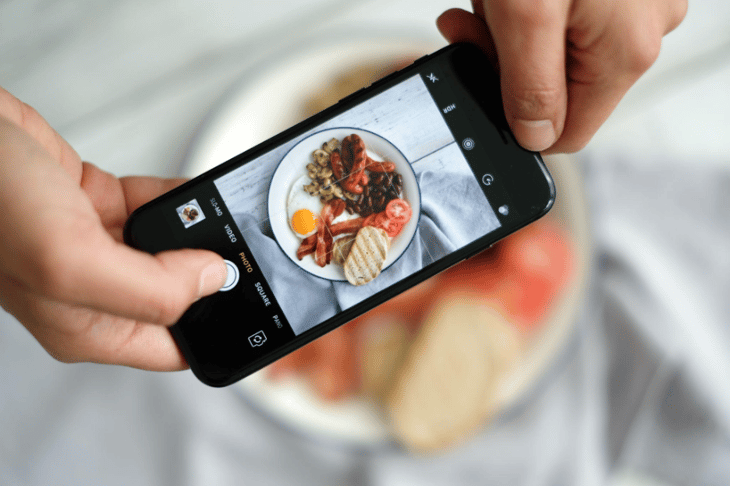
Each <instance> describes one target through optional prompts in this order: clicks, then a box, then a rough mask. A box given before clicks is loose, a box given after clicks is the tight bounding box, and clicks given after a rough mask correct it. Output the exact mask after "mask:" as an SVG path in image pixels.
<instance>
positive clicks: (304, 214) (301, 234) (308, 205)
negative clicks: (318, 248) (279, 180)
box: [286, 176, 324, 239]
mask: <svg viewBox="0 0 730 486" xmlns="http://www.w3.org/2000/svg"><path fill="white" fill-rule="evenodd" d="M310 182H311V181H310V180H309V177H307V176H302V177H300V178H299V179H297V180H296V182H294V185H293V186H292V188H291V191H289V198H288V199H287V203H286V212H287V217H288V218H289V227H290V228H291V230H292V231H293V232H294V234H295V235H296V236H297V238H300V239H304V238H306V237H307V236H310V235H313V234H314V233H315V232H316V231H317V220H318V219H319V218H320V215H321V214H322V208H323V207H324V204H322V202H321V201H320V200H319V196H310V195H309V194H307V192H306V191H305V190H304V186H305V185H307V184H309V183H310Z"/></svg>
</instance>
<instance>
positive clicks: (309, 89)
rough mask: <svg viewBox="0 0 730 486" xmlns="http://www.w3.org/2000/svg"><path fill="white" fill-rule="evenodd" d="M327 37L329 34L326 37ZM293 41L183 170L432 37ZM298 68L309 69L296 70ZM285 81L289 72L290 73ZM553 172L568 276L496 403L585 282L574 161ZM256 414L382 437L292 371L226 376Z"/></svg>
mask: <svg viewBox="0 0 730 486" xmlns="http://www.w3.org/2000/svg"><path fill="white" fill-rule="evenodd" d="M333 37H337V36H334V35H333ZM337 38H338V39H340V40H338V43H337V45H335V46H333V45H332V44H331V43H330V41H327V42H324V43H322V44H316V45H309V46H302V47H301V49H299V50H297V51H294V52H292V54H291V56H290V57H288V58H285V59H277V60H274V61H272V64H271V65H270V66H268V67H267V68H265V69H262V70H261V71H259V75H258V76H257V77H255V78H253V79H251V78H249V79H245V80H244V81H243V82H242V84H240V85H238V86H236V87H235V89H233V90H232V91H231V92H230V93H228V94H227V95H226V96H225V97H224V99H223V100H222V102H221V104H220V105H219V106H218V108H217V109H216V110H214V111H213V112H212V113H211V114H210V115H209V117H208V118H207V120H206V122H205V123H204V125H203V127H202V128H201V130H200V131H199V132H198V133H197V134H196V137H195V138H194V140H193V143H192V144H191V146H190V147H189V150H188V153H187V159H186V163H185V166H184V168H185V170H184V175H187V176H195V175H198V174H200V173H202V172H204V171H206V170H208V169H210V168H212V167H215V166H216V165H218V164H220V163H221V162H223V161H225V160H228V159H229V158H231V157H232V156H234V155H236V154H238V153H240V152H243V151H244V150H246V149H248V148H251V147H252V146H254V145H255V144H256V143H259V142H261V141H263V140H265V139H267V138H269V137H271V136H273V135H276V134H277V133H278V132H280V131H281V130H283V129H285V128H287V127H289V126H291V125H293V124H295V123H296V122H298V121H300V120H299V119H298V118H297V117H296V115H295V114H294V113H296V110H292V107H299V106H302V104H303V103H304V102H305V101H307V100H309V99H310V98H311V97H312V96H313V95H315V94H316V93H318V92H319V91H321V90H322V89H323V88H324V87H325V86H326V84H327V80H328V79H332V78H335V77H336V76H337V75H339V74H340V73H342V72H343V71H344V70H346V69H348V68H355V67H356V66H358V65H361V64H368V63H383V62H387V61H388V60H391V61H392V60H394V59H403V58H408V57H411V58H415V57H419V56H421V55H424V54H428V53H430V52H433V51H434V50H436V49H437V48H438V47H440V45H439V44H435V43H434V42H433V41H432V40H431V39H430V38H428V37H425V38H423V39H413V38H402V37H398V36H397V35H393V36H385V35H381V36H378V37H364V38H363V37H360V38H352V37H351V36H348V35H342V36H340V37H337ZM302 73H316V76H311V77H308V78H306V79H303V78H302ZM292 80H295V81H292ZM547 162H548V166H549V167H550V171H551V173H552V174H553V176H554V178H555V180H556V186H557V192H558V198H557V201H556V203H555V206H554V207H553V209H552V211H551V212H550V214H549V215H548V217H550V218H553V219H554V220H556V221H557V222H558V224H560V226H561V227H562V228H563V229H564V230H565V231H566V234H567V235H568V237H569V240H570V243H571V244H572V246H573V248H574V249H575V267H576V272H575V273H574V275H573V277H572V279H571V281H570V282H569V283H568V285H567V288H566V289H565V291H564V292H563V294H562V295H561V296H560V299H558V302H557V303H556V304H555V306H554V308H553V309H551V312H550V313H549V315H548V316H547V317H546V321H547V322H546V323H545V324H544V326H543V327H542V330H541V331H540V333H539V334H538V335H537V336H535V338H534V339H533V340H532V341H531V343H529V349H528V350H527V352H526V354H525V357H524V360H523V362H522V364H521V366H519V367H518V368H517V369H515V370H514V372H513V373H512V374H511V375H510V376H507V377H505V379H504V380H503V382H502V383H500V386H499V388H498V397H497V402H498V404H499V406H500V408H501V409H506V408H509V407H512V406H514V405H515V404H516V403H518V402H519V401H520V400H521V399H524V397H525V396H528V392H529V391H530V390H532V388H533V387H534V386H536V382H537V381H538V380H539V379H540V378H542V377H544V376H546V374H547V373H548V371H549V370H550V369H552V365H553V363H555V362H556V360H557V357H558V355H559V354H560V353H561V352H562V351H563V350H564V349H566V344H567V342H568V341H569V339H570V337H571V336H572V334H573V331H574V329H575V318H576V315H577V313H578V311H579V309H580V305H581V303H582V301H583V298H584V294H585V289H586V284H587V281H588V268H589V260H590V254H591V241H590V233H589V224H588V213H587V206H586V200H585V195H584V192H583V185H582V177H581V174H580V167H579V166H578V164H577V162H576V160H575V159H574V158H570V157H559V158H553V159H552V160H547ZM232 388H233V390H235V391H236V392H238V393H240V394H241V396H242V397H243V398H244V399H245V400H246V402H247V403H248V404H249V405H251V406H252V407H254V408H255V409H257V410H259V411H260V412H261V414H262V415H264V416H265V417H267V418H269V419H270V420H273V421H274V422H276V423H278V424H280V425H281V426H282V427H284V428H286V429H288V430H291V431H293V432H295V433H297V434H301V435H304V436H306V437H309V438H311V439H312V440H316V441H318V442H324V443H330V444H333V445H335V446H347V447H356V448H368V449H372V448H375V447H379V446H381V445H383V444H386V443H388V442H389V441H390V434H389V431H388V427H387V424H386V423H385V422H384V421H383V418H382V416H381V415H380V413H379V411H378V409H377V407H376V406H375V405H374V404H372V403H370V402H368V401H366V400H363V399H360V398H353V399H349V400H345V401H341V402H337V403H329V402H326V401H323V400H322V399H320V398H319V397H318V396H317V395H316V394H315V393H314V392H313V391H312V390H311V389H310V388H309V387H308V386H307V384H306V383H305V381H304V380H301V379H298V378H289V379H285V380H283V381H277V382H272V381H271V380H269V379H268V378H267V376H266V370H262V371H260V372H258V373H255V374H254V375H252V376H249V377H248V378H246V379H244V380H241V381H240V382H238V383H237V384H235V385H232Z"/></svg>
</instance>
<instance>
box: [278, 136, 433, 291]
mask: <svg viewBox="0 0 730 486" xmlns="http://www.w3.org/2000/svg"><path fill="white" fill-rule="evenodd" d="M353 133H354V134H357V135H359V136H360V138H362V139H363V141H364V142H365V146H366V147H367V152H368V155H369V156H370V157H371V158H372V159H373V160H378V161H383V160H389V161H391V162H393V163H394V164H395V166H396V171H397V172H398V173H400V174H401V175H402V177H403V190H402V196H401V197H402V198H403V199H405V200H406V201H407V202H408V204H410V205H411V210H412V211H413V216H411V219H410V221H408V223H407V224H406V225H405V226H404V227H403V230H402V231H401V233H400V234H399V235H398V236H397V237H396V238H393V240H392V241H391V246H390V249H389V250H388V257H387V259H386V260H385V264H384V265H383V270H385V269H386V268H388V267H389V266H390V265H392V264H393V263H394V262H395V261H396V260H398V258H400V256H401V255H402V254H403V252H404V251H406V248H408V245H410V243H411V240H413V237H414V236H415V234H416V229H417V228H418V218H419V215H420V214H421V196H420V191H419V189H418V182H417V181H416V174H415V173H414V172H413V167H411V164H410V163H409V162H408V160H407V159H406V157H405V156H404V155H403V154H402V153H401V151H400V150H398V147H396V146H395V145H393V144H392V143H391V142H390V141H388V140H386V139H385V138H383V137H381V136H380V135H378V134H375V133H372V132H369V131H367V130H361V129H358V128H349V127H341V128H330V129H327V130H322V131H319V132H317V133H314V134H312V135H310V136H308V137H307V138H305V139H303V140H301V141H300V142H299V143H297V144H296V145H295V146H294V147H292V148H291V150H289V152H287V154H286V155H285V156H284V158H283V159H281V162H280V163H279V166H278V167H277V168H276V170H275V171H274V176H273V177H272V179H271V186H270V189H269V201H268V208H269V221H270V223H271V230H272V232H273V233H274V237H275V238H276V241H277V243H279V246H280V247H281V249H282V251H283V252H284V254H285V255H286V256H287V257H289V259H290V260H291V261H292V262H294V263H295V264H297V265H299V266H300V267H301V268H303V269H304V270H306V271H307V272H309V273H311V274H313V275H316V276H317V277H321V278H325V279H327V280H341V281H346V278H345V272H344V270H343V267H342V266H341V265H326V266H324V267H320V266H319V265H317V263H316V262H315V261H314V258H311V257H306V258H303V259H301V260H299V259H298V258H297V249H299V245H300V243H301V240H300V239H299V238H298V237H297V236H296V235H295V234H294V232H293V231H292V230H291V228H290V227H289V221H288V217H287V216H288V213H287V207H286V205H287V200H288V197H289V192H290V191H291V190H292V188H293V185H294V183H295V182H296V181H297V180H299V179H300V178H301V177H302V176H306V175H307V170H306V165H307V164H308V163H309V162H311V161H312V152H314V151H315V150H317V149H318V148H321V147H322V143H324V142H327V141H328V140H330V139H331V138H336V139H338V140H342V139H343V138H345V137H347V136H349V135H352V134H353ZM301 190H302V191H304V189H301Z"/></svg>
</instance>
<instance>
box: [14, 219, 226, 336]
mask: <svg viewBox="0 0 730 486" xmlns="http://www.w3.org/2000/svg"><path fill="white" fill-rule="evenodd" d="M26 253H28V254H29V255H33V258H25V259H23V260H22V261H16V262H15V265H14V267H13V271H14V273H13V274H12V276H13V277H14V278H16V279H18V280H19V281H22V282H24V283H25V284H26V285H27V287H28V289H29V290H31V291H33V292H34V293H36V294H38V295H42V296H46V297H48V298H50V299H53V300H56V301H60V302H65V303H68V304H73V305H79V306H84V307H91V308H93V309H96V310H98V311H101V312H105V313H110V314H114V315H118V316H120V317H126V318H130V319H135V320H140V321H143V322H153V323H158V324H172V323H174V322H176V321H177V320H178V319H179V318H180V316H181V315H182V313H183V312H184V311H185V310H186V309H187V308H188V307H189V306H190V305H191V304H192V303H193V302H195V301H196V300H198V299H199V298H201V297H203V296H206V295H209V294H211V293H213V292H216V291H217V290H218V289H220V287H221V286H222V285H223V283H224V282H225V278H226V274H227V270H226V265H225V263H224V262H223V259H222V258H221V257H220V256H219V255H217V254H215V253H213V252H210V251H204V250H176V251H166V252H161V253H158V254H157V255H154V256H153V255H149V254H147V253H144V252H140V251H137V250H134V249H132V248H130V247H128V246H126V245H124V244H122V243H118V242H116V241H114V240H113V239H112V237H111V236H109V235H108V234H107V233H106V232H104V230H103V229H102V228H101V227H99V226H96V225H93V224H91V225H86V227H84V226H82V225H80V224H79V226H78V227H75V228H73V229H68V230H65V229H63V228H62V229H61V230H60V231H59V232H57V234H55V235H52V236H48V237H47V239H46V240H42V241H38V242H35V241H33V242H32V246H31V247H30V248H29V249H27V250H26Z"/></svg>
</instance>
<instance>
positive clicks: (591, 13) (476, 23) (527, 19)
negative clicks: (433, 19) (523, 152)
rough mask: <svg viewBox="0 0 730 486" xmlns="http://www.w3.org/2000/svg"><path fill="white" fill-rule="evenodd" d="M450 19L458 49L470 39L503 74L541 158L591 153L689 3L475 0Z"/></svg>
mask: <svg viewBox="0 0 730 486" xmlns="http://www.w3.org/2000/svg"><path fill="white" fill-rule="evenodd" d="M472 7H473V10H474V13H471V12H466V11H464V10H461V9H451V10H448V11H446V12H444V13H443V14H442V15H441V16H440V17H439V19H438V26H439V29H440V30H441V32H442V33H443V35H444V36H445V37H446V38H447V39H448V40H449V42H471V43H473V44H476V45H478V46H480V47H481V48H482V50H484V52H485V53H486V54H487V55H488V56H489V57H490V59H491V61H492V64H494V66H495V68H496V69H497V71H498V72H499V76H500V81H501V87H502V96H503V101H504V112H505V115H506V117H507V121H508V122H509V124H510V127H511V128H512V131H513V133H514V134H515V137H516V138H517V141H518V142H519V143H520V144H521V145H522V146H523V147H525V148H527V149H530V150H535V151H547V152H550V153H555V152H576V151H578V150H580V149H581V148H583V147H584V146H585V145H586V144H587V143H588V141H589V140H590V139H591V137H592V136H593V135H594V134H595V133H596V131H597V130H598V128H599V127H600V126H601V125H602V124H603V122H604V121H606V119H607V118H608V116H609V115H610V114H611V112H612V111H613V109H614V108H615V107H616V105H617V104H618V102H619V101H620V100H621V98H622V97H623V96H624V95H625V94H626V92H627V91H628V89H629V88H630V87H631V86H632V85H633V84H634V83H635V82H636V81H637V80H638V79H639V77H640V76H641V75H642V74H644V72H645V71H646V70H647V69H649V66H651V65H652V64H653V63H654V61H655V60H656V58H657V56H658V55H659V48H660V46H661V41H662V37H663V36H664V35H666V34H667V33H669V32H671V31H672V30H673V29H674V28H675V27H677V26H678V25H679V23H680V22H681V21H682V19H683V18H684V16H685V13H686V12H687V0H611V1H606V0H540V1H536V0H472Z"/></svg>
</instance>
